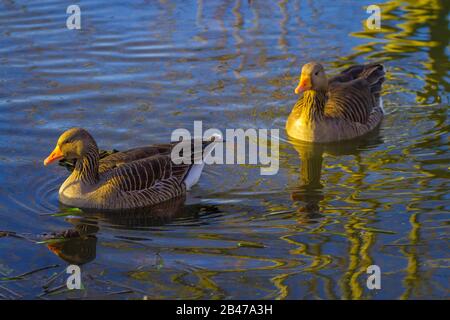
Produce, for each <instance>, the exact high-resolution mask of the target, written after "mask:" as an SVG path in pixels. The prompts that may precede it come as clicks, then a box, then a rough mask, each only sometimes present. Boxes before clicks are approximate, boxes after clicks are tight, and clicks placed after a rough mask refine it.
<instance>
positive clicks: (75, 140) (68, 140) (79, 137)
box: [44, 128, 98, 166]
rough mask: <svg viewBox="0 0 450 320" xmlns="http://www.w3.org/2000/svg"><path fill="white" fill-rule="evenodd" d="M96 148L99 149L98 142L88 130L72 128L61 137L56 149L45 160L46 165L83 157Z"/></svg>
mask: <svg viewBox="0 0 450 320" xmlns="http://www.w3.org/2000/svg"><path fill="white" fill-rule="evenodd" d="M94 149H95V150H98V149H97V144H96V143H95V140H94V138H92V136H91V135H90V134H89V133H88V132H87V131H86V130H84V129H82V128H71V129H69V130H67V131H65V132H64V133H63V134H62V135H61V136H60V137H59V139H58V142H57V143H56V147H55V149H54V150H53V151H52V153H50V155H49V156H48V157H47V158H46V159H45V160H44V165H45V166H46V165H48V164H50V163H53V162H55V161H57V160H61V159H67V160H78V159H82V158H84V157H85V156H86V154H88V153H89V152H92V150H94Z"/></svg>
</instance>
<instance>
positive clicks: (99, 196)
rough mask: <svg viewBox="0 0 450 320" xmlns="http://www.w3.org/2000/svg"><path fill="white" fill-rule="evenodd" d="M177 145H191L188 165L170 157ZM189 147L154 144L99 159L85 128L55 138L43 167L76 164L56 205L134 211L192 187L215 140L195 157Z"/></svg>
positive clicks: (203, 145) (206, 144) (207, 143)
mask: <svg viewBox="0 0 450 320" xmlns="http://www.w3.org/2000/svg"><path fill="white" fill-rule="evenodd" d="M179 143H181V144H186V143H187V144H191V150H193V151H194V152H193V153H192V155H191V164H185V163H181V164H176V163H174V161H173V160H175V159H172V158H171V152H172V149H173V148H174V147H175V146H176V145H177V144H179ZM193 143H194V141H193V140H192V141H182V142H174V143H168V144H156V145H151V146H147V147H141V148H134V149H131V150H128V151H124V152H116V153H113V154H111V155H109V156H106V157H104V158H102V159H100V156H99V150H98V147H97V143H96V142H95V140H94V138H93V137H92V136H91V135H90V134H89V133H88V132H87V131H86V130H84V129H81V128H72V129H69V130H67V131H66V132H64V133H63V134H62V135H61V136H60V138H59V139H58V142H57V145H56V147H55V150H54V151H53V152H52V153H51V154H50V156H49V157H48V158H47V159H45V161H44V164H45V165H47V164H49V163H51V162H54V161H55V160H60V159H68V160H74V161H75V167H74V170H73V172H72V174H71V175H70V176H69V177H68V178H67V179H66V181H65V182H64V183H63V184H62V185H61V188H60V189H59V200H60V201H61V202H62V203H63V204H65V205H68V206H75V207H80V208H97V209H133V208H140V207H147V206H152V205H155V204H159V203H161V202H164V201H167V200H169V199H173V198H176V197H179V196H182V195H184V194H185V192H186V189H189V188H190V187H191V186H192V185H193V184H195V183H196V182H197V180H198V178H199V177H200V174H201V170H202V169H203V166H204V163H199V162H198V161H199V160H201V159H202V156H203V155H204V156H206V155H208V154H209V153H210V152H211V151H212V146H213V144H214V143H215V140H212V141H208V142H203V144H202V150H201V152H200V150H199V151H197V152H196V153H195V151H196V150H195V148H194V147H193ZM209 146H211V147H209ZM207 149H208V150H207ZM182 156H183V155H180V157H182ZM175 162H176V161H175Z"/></svg>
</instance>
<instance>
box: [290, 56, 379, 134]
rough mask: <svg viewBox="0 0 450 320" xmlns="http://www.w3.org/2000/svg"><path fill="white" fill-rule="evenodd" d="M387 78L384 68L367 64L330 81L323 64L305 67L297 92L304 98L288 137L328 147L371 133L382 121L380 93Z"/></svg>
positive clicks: (310, 64)
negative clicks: (327, 144) (325, 144)
mask: <svg viewBox="0 0 450 320" xmlns="http://www.w3.org/2000/svg"><path fill="white" fill-rule="evenodd" d="M384 75H385V70H384V67H383V66H382V65H381V64H367V65H356V66H352V67H350V68H348V69H346V70H344V71H343V72H342V73H341V74H339V75H338V76H336V77H334V78H331V79H329V80H328V79H327V78H326V76H325V71H324V69H323V67H322V66H321V65H320V64H318V63H315V62H311V63H308V64H306V65H305V66H304V67H303V69H302V75H301V78H300V83H299V86H298V87H297V88H296V90H295V91H296V93H301V92H303V96H302V97H300V98H299V100H298V101H297V103H296V104H295V106H294V108H293V110H292V112H291V114H290V115H289V117H288V120H287V123H286V131H287V133H288V135H289V136H290V137H292V138H295V139H299V140H303V141H309V142H322V143H326V142H333V141H341V140H349V139H353V138H356V137H359V136H362V135H364V134H366V133H368V132H370V131H372V130H373V129H375V128H376V127H377V126H378V125H379V124H380V122H381V120H382V119H383V114H384V109H383V101H382V98H381V96H380V92H381V87H382V83H383V81H384Z"/></svg>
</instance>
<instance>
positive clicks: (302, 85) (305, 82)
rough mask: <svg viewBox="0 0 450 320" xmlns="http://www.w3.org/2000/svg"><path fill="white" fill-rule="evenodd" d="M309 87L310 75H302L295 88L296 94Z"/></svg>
mask: <svg viewBox="0 0 450 320" xmlns="http://www.w3.org/2000/svg"><path fill="white" fill-rule="evenodd" d="M309 89H311V79H310V78H309V76H304V75H302V76H301V77H300V82H299V84H298V86H297V88H295V94H300V93H301V92H303V91H306V90H309Z"/></svg>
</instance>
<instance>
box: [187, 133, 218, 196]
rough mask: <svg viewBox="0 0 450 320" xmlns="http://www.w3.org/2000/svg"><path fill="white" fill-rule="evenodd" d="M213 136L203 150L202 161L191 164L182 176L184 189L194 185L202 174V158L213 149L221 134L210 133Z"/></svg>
mask: <svg viewBox="0 0 450 320" xmlns="http://www.w3.org/2000/svg"><path fill="white" fill-rule="evenodd" d="M212 137H214V141H213V142H211V143H210V144H209V145H208V146H207V147H206V148H205V150H203V160H202V163H198V164H193V165H192V167H191V169H190V170H189V172H188V174H187V176H186V178H184V184H185V185H186V189H187V190H190V189H191V188H192V186H194V185H195V184H196V183H197V182H198V180H199V179H200V176H201V174H202V171H203V168H204V167H205V162H204V160H205V159H206V158H207V157H208V156H209V155H210V154H211V152H212V150H213V149H214V146H215V145H216V144H217V143H218V142H220V141H221V139H222V136H221V135H219V134H214V135H212ZM212 137H211V138H212Z"/></svg>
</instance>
